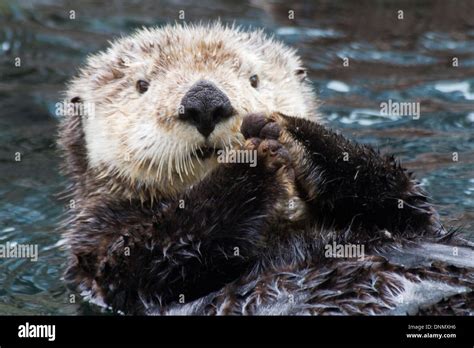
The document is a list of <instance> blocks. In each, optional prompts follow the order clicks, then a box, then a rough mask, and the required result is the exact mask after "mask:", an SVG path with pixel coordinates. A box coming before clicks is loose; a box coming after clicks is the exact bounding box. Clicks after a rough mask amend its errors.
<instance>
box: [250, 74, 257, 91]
mask: <svg viewBox="0 0 474 348" xmlns="http://www.w3.org/2000/svg"><path fill="white" fill-rule="evenodd" d="M250 85H251V86H252V87H253V88H257V87H258V75H252V76H250Z"/></svg>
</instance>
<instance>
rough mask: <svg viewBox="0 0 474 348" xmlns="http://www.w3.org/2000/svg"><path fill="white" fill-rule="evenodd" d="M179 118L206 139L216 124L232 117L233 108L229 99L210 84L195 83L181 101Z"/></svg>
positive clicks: (206, 82) (204, 82)
mask: <svg viewBox="0 0 474 348" xmlns="http://www.w3.org/2000/svg"><path fill="white" fill-rule="evenodd" d="M181 106H182V110H181V111H182V112H181V113H180V118H181V119H182V120H184V121H186V122H189V123H191V124H193V125H195V126H196V128H197V130H198V131H199V132H200V133H201V134H202V135H204V137H206V138H207V137H208V136H209V134H211V133H212V131H213V130H214V128H215V127H216V124H218V123H219V122H220V121H222V120H225V119H226V118H229V117H230V116H232V113H233V108H232V105H231V103H230V100H229V98H227V96H226V95H225V94H224V92H222V91H221V90H220V89H219V88H217V86H216V85H214V84H213V83H212V82H209V81H206V80H200V81H198V82H196V83H195V84H194V85H193V86H191V88H190V89H189V91H188V92H187V93H186V94H185V96H184V97H183V99H182V100H181Z"/></svg>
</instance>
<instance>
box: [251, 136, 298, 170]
mask: <svg viewBox="0 0 474 348" xmlns="http://www.w3.org/2000/svg"><path fill="white" fill-rule="evenodd" d="M245 148H246V149H247V150H251V151H257V166H265V168H266V169H267V170H269V171H270V172H275V171H277V170H278V169H280V168H282V167H285V168H288V167H289V164H290V153H289V152H288V150H287V149H286V148H285V147H284V146H283V145H282V144H280V143H279V142H278V141H276V140H273V139H263V140H262V139H260V138H250V139H247V141H246V142H245Z"/></svg>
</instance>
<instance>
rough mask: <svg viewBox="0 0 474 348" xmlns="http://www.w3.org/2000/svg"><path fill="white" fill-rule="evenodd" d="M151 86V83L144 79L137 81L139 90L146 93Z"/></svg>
mask: <svg viewBox="0 0 474 348" xmlns="http://www.w3.org/2000/svg"><path fill="white" fill-rule="evenodd" d="M149 86H150V84H149V83H148V82H146V81H143V80H138V81H137V91H138V92H140V93H145V92H146V91H148V87H149Z"/></svg>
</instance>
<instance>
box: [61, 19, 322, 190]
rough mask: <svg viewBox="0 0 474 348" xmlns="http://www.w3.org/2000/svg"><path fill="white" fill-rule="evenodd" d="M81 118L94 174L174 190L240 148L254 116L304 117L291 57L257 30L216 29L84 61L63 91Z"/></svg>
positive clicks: (155, 33) (154, 36)
mask: <svg viewBox="0 0 474 348" xmlns="http://www.w3.org/2000/svg"><path fill="white" fill-rule="evenodd" d="M77 97H79V98H80V100H81V101H82V102H83V103H91V104H92V105H93V106H94V111H95V112H94V114H92V115H87V117H83V120H82V125H83V130H84V135H85V142H86V148H87V149H86V151H87V158H88V164H89V166H90V168H92V169H93V170H95V171H97V173H98V174H100V175H102V176H107V177H110V178H113V177H116V178H120V181H121V182H123V181H124V180H125V181H126V182H127V184H128V185H132V186H140V187H146V188H149V189H151V190H158V191H161V192H165V193H173V192H179V191H181V190H182V189H183V188H186V187H188V186H189V185H192V184H193V183H195V182H196V181H198V180H201V179H202V177H203V176H205V175H206V173H208V172H209V171H210V170H212V169H213V168H214V167H215V166H216V165H217V156H216V154H215V151H216V150H218V149H230V148H234V147H236V146H239V144H241V143H242V142H243V137H242V135H241V134H240V125H241V122H242V118H243V117H244V116H245V115H246V114H248V113H253V112H264V113H271V112H274V111H278V112H282V113H284V114H288V115H292V116H299V117H310V115H312V114H314V111H315V107H316V105H315V100H314V97H313V93H312V91H311V87H310V85H309V83H308V82H307V81H305V79H304V69H303V68H302V67H301V62H300V60H299V58H298V57H297V56H296V55H295V52H294V51H293V50H291V49H289V48H287V47H285V46H284V45H283V44H281V43H279V42H276V41H274V40H273V39H269V38H266V37H265V35H264V34H263V33H262V32H242V31H239V30H236V29H234V28H228V27H224V26H222V25H220V24H215V25H211V26H191V27H190V26H167V27H164V28H160V29H151V30H148V29H143V30H140V31H138V32H137V33H135V34H134V35H132V36H130V37H127V38H123V39H120V40H118V41H116V42H115V43H113V44H112V46H111V47H110V48H108V49H107V50H106V51H105V52H103V53H99V54H97V55H94V56H92V57H90V58H89V59H88V61H87V64H86V66H85V67H84V68H83V69H81V71H80V74H79V76H78V77H77V78H75V79H74V80H73V81H72V82H71V84H70V86H69V89H68V98H70V99H73V98H77Z"/></svg>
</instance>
